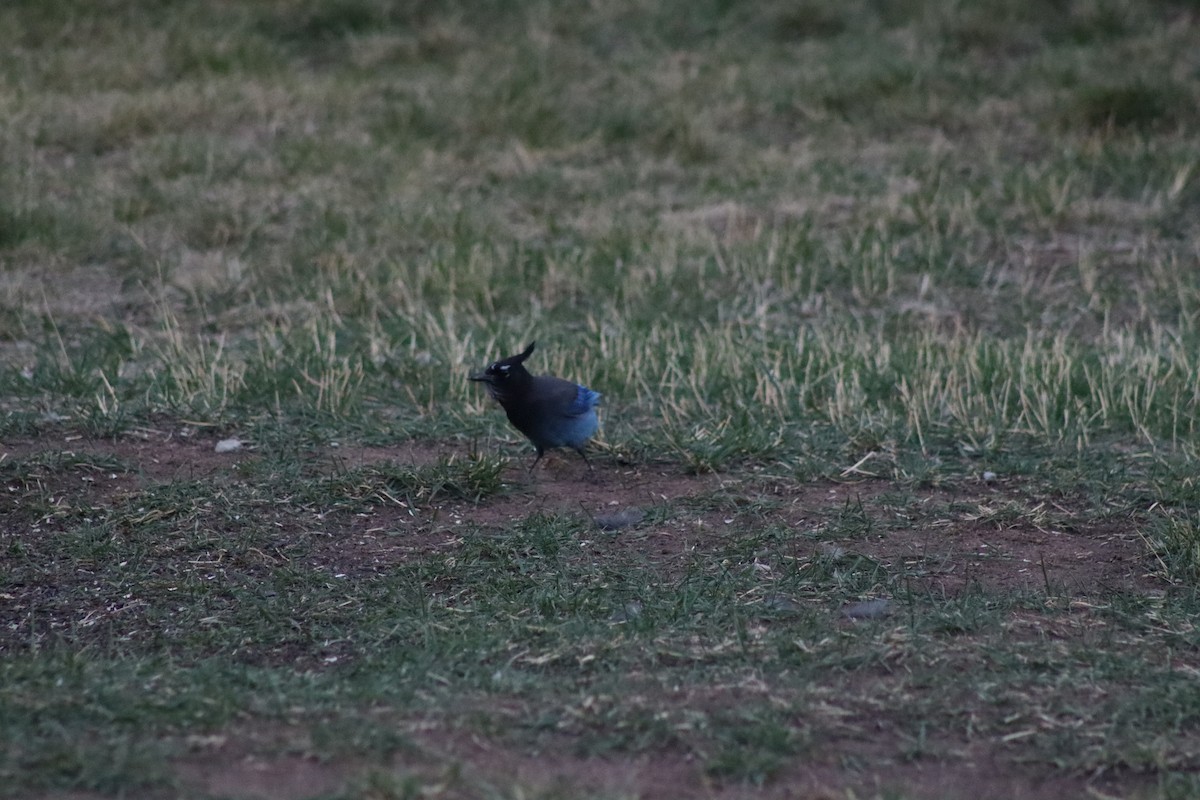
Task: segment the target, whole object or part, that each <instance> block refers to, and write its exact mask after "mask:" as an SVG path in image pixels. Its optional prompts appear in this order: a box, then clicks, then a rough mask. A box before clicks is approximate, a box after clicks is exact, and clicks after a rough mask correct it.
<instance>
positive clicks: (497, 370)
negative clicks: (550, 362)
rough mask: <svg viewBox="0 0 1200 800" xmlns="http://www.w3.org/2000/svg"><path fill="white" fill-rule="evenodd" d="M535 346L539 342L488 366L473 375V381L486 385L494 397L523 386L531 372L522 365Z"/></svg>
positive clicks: (530, 344)
mask: <svg viewBox="0 0 1200 800" xmlns="http://www.w3.org/2000/svg"><path fill="white" fill-rule="evenodd" d="M535 344H537V342H530V343H529V347H526V348H525V350H524V351H522V352H520V353H517V354H516V355H515V356H509V357H508V358H502V359H500V360H499V361H495V362H493V363H492V364H490V365H488V367H487V369H483V370H480V371H479V372H476V373H473V374H472V375H471V380H473V381H482V382H483V383H486V384H487V386H488V391H490V392H491V393H492V394H494V395H502V394H504V393H505V392H506V391H509V390H510V389H512V388H513V387H515V386H519V385H521V384H522V383H523V382H525V381H526V380H528V379H529V378H530V375H529V371H528V370H526V369H525V367H524V366H523V365H522V364H523V362H524V361H525V359H527V358H529V354H530V353H532V352H533V346H534V345H535Z"/></svg>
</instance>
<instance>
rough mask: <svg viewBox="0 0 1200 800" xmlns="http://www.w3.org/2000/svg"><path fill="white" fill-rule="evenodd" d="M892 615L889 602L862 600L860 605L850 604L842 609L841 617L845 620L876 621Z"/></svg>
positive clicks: (878, 599) (877, 599)
mask: <svg viewBox="0 0 1200 800" xmlns="http://www.w3.org/2000/svg"><path fill="white" fill-rule="evenodd" d="M890 613H892V603H891V601H890V600H884V599H883V598H881V597H880V598H876V599H874V600H863V601H862V602H861V603H851V604H850V605H848V606H846V607H845V608H843V609H842V616H843V617H846V618H847V619H878V618H879V617H886V616H887V615H888V614H890Z"/></svg>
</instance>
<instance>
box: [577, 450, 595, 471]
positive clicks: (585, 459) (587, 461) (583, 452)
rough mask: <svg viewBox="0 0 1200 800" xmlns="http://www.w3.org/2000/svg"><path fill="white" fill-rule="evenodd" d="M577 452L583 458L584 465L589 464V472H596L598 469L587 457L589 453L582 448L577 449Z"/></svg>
mask: <svg viewBox="0 0 1200 800" xmlns="http://www.w3.org/2000/svg"><path fill="white" fill-rule="evenodd" d="M575 452H576V453H579V455H581V456H583V463H585V464H587V468H588V472H595V471H596V468H595V467H593V466H592V461H591V459H589V458H588V457H587V451H586V450H584V449H583V448H582V447H576V448H575Z"/></svg>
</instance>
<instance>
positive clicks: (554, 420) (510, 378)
mask: <svg viewBox="0 0 1200 800" xmlns="http://www.w3.org/2000/svg"><path fill="white" fill-rule="evenodd" d="M535 344H537V343H536V342H533V343H531V344H530V345H529V347H526V348H525V351H524V352H522V353H519V354H517V355H515V356H509V357H508V358H505V359H503V360H500V361H497V362H495V363H494V364H492V365H491V366H489V367H488V368H487V369H485V370H481V371H480V372H476V373H475V374H474V375H472V376H471V380H473V381H481V382H483V383H485V384H487V390H488V393H489V394H490V395H491V396H492V397H494V398H495V399H496V400H497V401H498V402H499V403H500V405H501V406H502V407H503V408H504V411H505V413H506V414H508V421H509V422H511V423H512V424H513V426H514V427H515V428H516V429H517V430H519V431H520V432H521V433H523V434H525V436H526V437H528V439H529V441H531V442H533V446H534V447H535V448H537V458H535V459H534V460H533V464H532V465H530V467H529V468H530V469H533V467H535V466H537V463H538V461H540V460H541V459H542V456H543V455H545V453H546V450H548V449H550V448H553V447H570V448H572V449H573V450H575V452H577V453H579V455H581V456H583V460H584V461H585V462H587V465H588V468H589V469H591V466H592V462H590V461H588V457H587V453H586V452H584V445H586V444H587V441H588V439H590V438H592V435H593V434H595V433H596V429H597V428H598V427H599V426H600V421H599V419H597V417H596V404H597V403H598V402H600V395H599V394H598V393H597V392H593V391H592V390H591V389H588V388H587V387H586V386H580V385H579V384H577V383H572V382H571V381H565V380H563V379H562V378H555V377H554V376H552V375H536V376H535V375H530V374H529V371H528V370H526V369H525V367H524V365H523V362H524V361H525V359H527V358H529V354H530V353H532V352H533V347H534V345H535Z"/></svg>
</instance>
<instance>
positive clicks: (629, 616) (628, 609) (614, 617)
mask: <svg viewBox="0 0 1200 800" xmlns="http://www.w3.org/2000/svg"><path fill="white" fill-rule="evenodd" d="M641 615H642V604H641V603H639V602H638V601H637V600H631V601H630V602H628V603H626V604H625V605H623V606H622V607H621V608H618V609H617V610H616V611H614V612H613V613H612V614H610V615H609V617H608V621H609V622H629V621H630V620H634V619H637V618H638V617H640V616H641Z"/></svg>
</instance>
